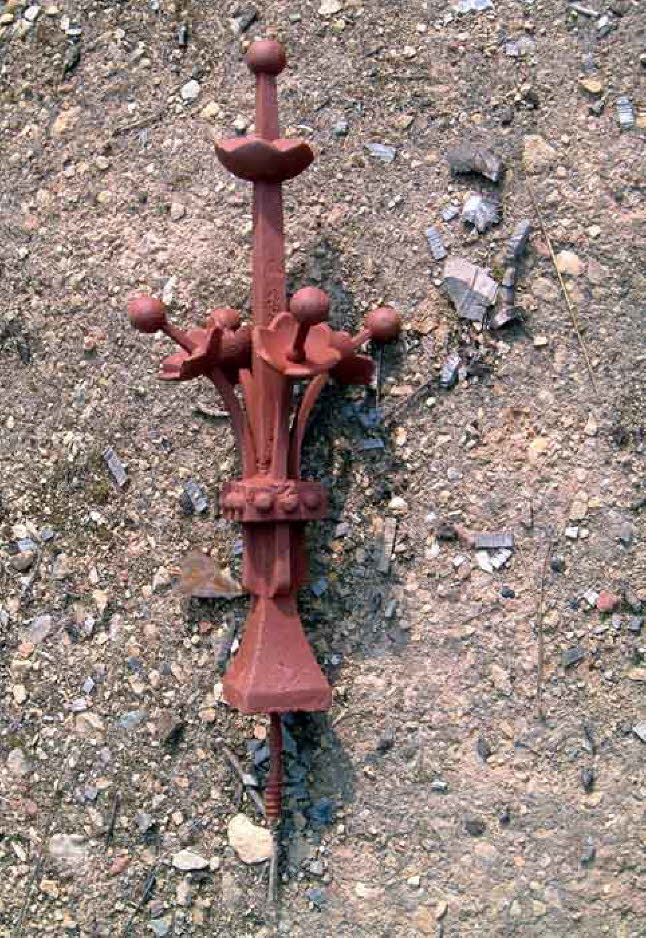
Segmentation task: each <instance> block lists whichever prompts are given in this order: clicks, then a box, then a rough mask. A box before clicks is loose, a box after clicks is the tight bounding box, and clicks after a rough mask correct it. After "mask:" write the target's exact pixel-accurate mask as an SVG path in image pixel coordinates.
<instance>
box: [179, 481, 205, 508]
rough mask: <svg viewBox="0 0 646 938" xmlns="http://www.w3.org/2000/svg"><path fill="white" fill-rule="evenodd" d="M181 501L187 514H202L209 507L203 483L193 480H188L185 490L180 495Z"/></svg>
mask: <svg viewBox="0 0 646 938" xmlns="http://www.w3.org/2000/svg"><path fill="white" fill-rule="evenodd" d="M179 503H180V506H181V508H182V511H183V512H184V514H186V515H192V514H196V515H202V514H204V512H205V511H208V508H209V500H208V498H207V496H206V492H205V491H204V489H203V488H202V486H201V485H198V484H197V482H193V481H188V482H187V483H186V485H185V486H184V491H183V492H182V494H181V495H180V497H179Z"/></svg>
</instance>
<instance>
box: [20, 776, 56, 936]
mask: <svg viewBox="0 0 646 938" xmlns="http://www.w3.org/2000/svg"><path fill="white" fill-rule="evenodd" d="M54 794H55V795H56V799H57V801H59V802H60V799H61V798H62V797H63V785H62V783H61V779H60V778H59V779H57V782H56V790H55V792H54ZM59 807H60V805H59ZM56 815H57V811H56V810H55V808H54V807H53V806H52V809H51V810H50V812H49V817H48V819H47V824H46V825H45V832H44V834H43V839H42V842H41V845H40V847H39V850H38V856H37V858H36V862H35V864H34V866H33V867H32V870H31V873H30V874H29V879H28V880H27V889H26V892H25V899H24V902H23V904H22V908H21V909H20V914H19V915H18V920H17V921H16V926H15V929H14V933H13V938H20V936H21V935H22V933H23V923H24V920H25V914H26V912H27V906H28V905H29V900H30V899H31V891H32V889H33V886H34V883H35V882H36V880H37V879H38V878H39V877H40V874H41V871H42V868H43V850H44V848H45V843H46V841H47V840H48V839H49V835H50V834H51V831H52V826H53V824H54V818H55V817H56Z"/></svg>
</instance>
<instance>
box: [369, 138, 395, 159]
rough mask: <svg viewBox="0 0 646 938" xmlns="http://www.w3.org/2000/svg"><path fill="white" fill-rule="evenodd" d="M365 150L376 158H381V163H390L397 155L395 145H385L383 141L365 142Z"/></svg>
mask: <svg viewBox="0 0 646 938" xmlns="http://www.w3.org/2000/svg"><path fill="white" fill-rule="evenodd" d="M366 150H367V151H368V153H370V155H371V156H374V158H375V159H376V160H381V162H382V163H392V161H393V160H394V159H395V157H396V156H397V150H396V149H395V147H389V146H386V144H385V143H367V144H366Z"/></svg>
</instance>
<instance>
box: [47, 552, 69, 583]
mask: <svg viewBox="0 0 646 938" xmlns="http://www.w3.org/2000/svg"><path fill="white" fill-rule="evenodd" d="M71 575H72V565H71V563H70V559H69V557H68V556H67V554H57V556H56V557H55V558H54V562H53V563H52V579H53V580H66V579H67V578H68V577H70V576H71Z"/></svg>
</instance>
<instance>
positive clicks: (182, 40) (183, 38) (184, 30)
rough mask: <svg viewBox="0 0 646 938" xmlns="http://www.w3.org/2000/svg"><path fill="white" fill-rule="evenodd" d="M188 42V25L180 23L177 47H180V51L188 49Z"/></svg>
mask: <svg viewBox="0 0 646 938" xmlns="http://www.w3.org/2000/svg"><path fill="white" fill-rule="evenodd" d="M188 40H189V31H188V23H180V24H179V26H178V27H177V45H178V46H179V47H180V49H186V47H187V46H188Z"/></svg>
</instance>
